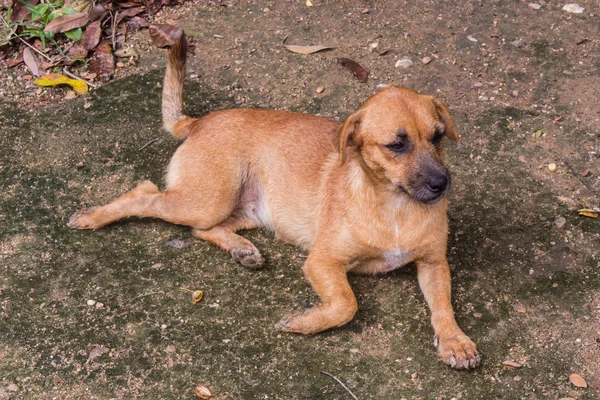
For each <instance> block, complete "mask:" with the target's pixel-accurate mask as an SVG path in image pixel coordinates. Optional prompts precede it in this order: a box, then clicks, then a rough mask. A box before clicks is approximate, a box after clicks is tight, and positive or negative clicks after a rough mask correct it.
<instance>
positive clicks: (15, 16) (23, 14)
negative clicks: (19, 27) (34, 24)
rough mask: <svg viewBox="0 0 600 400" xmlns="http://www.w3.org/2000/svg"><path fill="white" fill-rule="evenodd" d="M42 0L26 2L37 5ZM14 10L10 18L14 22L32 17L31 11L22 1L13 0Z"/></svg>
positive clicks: (27, 0)
mask: <svg viewBox="0 0 600 400" xmlns="http://www.w3.org/2000/svg"><path fill="white" fill-rule="evenodd" d="M39 2H40V0H26V3H27V4H29V5H32V6H35V5H37V4H38V3H39ZM12 5H13V11H12V15H11V18H10V20H11V21H12V22H23V21H25V20H28V19H30V17H31V11H29V9H28V8H27V6H26V5H25V4H23V3H22V2H20V1H13V2H12Z"/></svg>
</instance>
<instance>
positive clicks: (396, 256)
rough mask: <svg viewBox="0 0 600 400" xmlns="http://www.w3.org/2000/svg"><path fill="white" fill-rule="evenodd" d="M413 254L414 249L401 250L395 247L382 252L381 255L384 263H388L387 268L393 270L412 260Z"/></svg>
mask: <svg viewBox="0 0 600 400" xmlns="http://www.w3.org/2000/svg"><path fill="white" fill-rule="evenodd" d="M414 254H415V253H414V251H402V250H400V249H395V250H393V251H390V252H386V253H383V255H382V257H383V259H384V260H385V263H386V264H387V265H388V267H389V270H393V269H396V268H400V267H402V266H403V265H406V264H408V263H409V262H411V261H413V259H414Z"/></svg>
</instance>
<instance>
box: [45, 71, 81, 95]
mask: <svg viewBox="0 0 600 400" xmlns="http://www.w3.org/2000/svg"><path fill="white" fill-rule="evenodd" d="M35 83H37V84H38V85H40V86H56V85H69V86H71V87H72V88H73V90H75V91H76V92H77V93H87V92H88V85H87V83H85V82H84V81H82V80H80V79H70V78H67V77H66V76H64V75H61V74H46V75H42V76H40V77H39V78H36V79H35Z"/></svg>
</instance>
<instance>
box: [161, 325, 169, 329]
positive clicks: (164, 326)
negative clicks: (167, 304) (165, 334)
mask: <svg viewBox="0 0 600 400" xmlns="http://www.w3.org/2000/svg"><path fill="white" fill-rule="evenodd" d="M167 328H168V325H167V324H162V325H161V326H160V329H163V330H164V329H167Z"/></svg>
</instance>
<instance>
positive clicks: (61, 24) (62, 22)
mask: <svg viewBox="0 0 600 400" xmlns="http://www.w3.org/2000/svg"><path fill="white" fill-rule="evenodd" d="M89 21H90V17H89V16H88V14H87V13H75V14H67V15H63V16H62V17H58V18H56V19H53V20H52V21H50V23H48V25H46V28H44V32H54V33H58V32H66V31H70V30H71V29H76V28H81V27H82V26H85V24H87V23H88V22H89Z"/></svg>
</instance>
